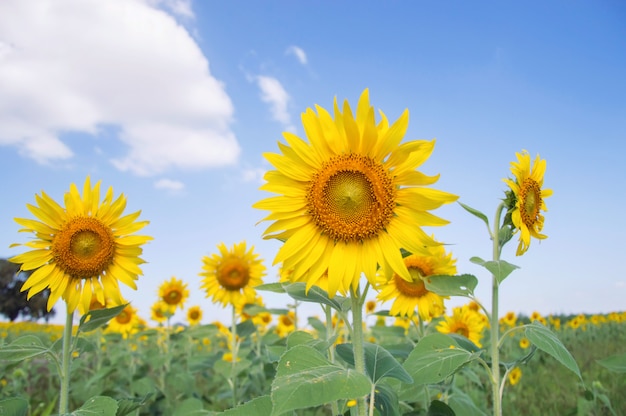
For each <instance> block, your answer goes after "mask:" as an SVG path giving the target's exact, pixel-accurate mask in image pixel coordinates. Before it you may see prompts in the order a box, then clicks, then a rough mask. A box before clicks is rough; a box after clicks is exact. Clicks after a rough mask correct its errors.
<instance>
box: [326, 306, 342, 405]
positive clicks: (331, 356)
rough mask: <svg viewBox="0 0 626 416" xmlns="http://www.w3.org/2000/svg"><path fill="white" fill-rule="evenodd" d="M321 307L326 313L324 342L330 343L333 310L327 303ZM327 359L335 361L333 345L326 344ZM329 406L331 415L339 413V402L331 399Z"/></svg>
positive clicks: (332, 333)
mask: <svg viewBox="0 0 626 416" xmlns="http://www.w3.org/2000/svg"><path fill="white" fill-rule="evenodd" d="M322 309H324V314H325V315H326V342H327V343H328V344H330V340H331V338H332V337H333V335H334V330H333V312H332V308H331V307H330V306H328V305H322ZM328 360H329V361H330V362H331V363H334V362H335V346H334V345H328ZM330 407H331V410H332V413H333V415H338V414H339V404H338V403H337V401H336V400H333V401H332V402H331V403H330Z"/></svg>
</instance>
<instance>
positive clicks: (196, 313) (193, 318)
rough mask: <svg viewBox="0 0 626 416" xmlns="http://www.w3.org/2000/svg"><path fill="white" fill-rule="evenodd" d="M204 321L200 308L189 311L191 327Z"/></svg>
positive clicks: (188, 316)
mask: <svg viewBox="0 0 626 416" xmlns="http://www.w3.org/2000/svg"><path fill="white" fill-rule="evenodd" d="M200 321H202V309H200V306H192V307H191V308H189V309H188V310H187V322H189V325H192V326H193V325H198V324H199V323H200Z"/></svg>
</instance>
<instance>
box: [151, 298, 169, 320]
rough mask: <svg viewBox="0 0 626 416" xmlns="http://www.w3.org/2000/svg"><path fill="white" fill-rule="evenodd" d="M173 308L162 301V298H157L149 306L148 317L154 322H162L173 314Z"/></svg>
mask: <svg viewBox="0 0 626 416" xmlns="http://www.w3.org/2000/svg"><path fill="white" fill-rule="evenodd" d="M174 310H175V309H174V308H172V307H171V306H170V305H168V304H167V303H165V302H163V300H158V301H156V302H154V303H153V304H152V306H151V307H150V317H151V318H152V320H153V321H155V322H159V323H163V322H165V321H167V318H168V317H169V316H172V315H173V314H174Z"/></svg>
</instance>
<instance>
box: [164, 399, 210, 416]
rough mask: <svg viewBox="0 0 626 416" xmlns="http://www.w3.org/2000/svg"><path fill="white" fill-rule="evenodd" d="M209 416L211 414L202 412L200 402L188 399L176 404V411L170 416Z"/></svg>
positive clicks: (202, 408)
mask: <svg viewBox="0 0 626 416" xmlns="http://www.w3.org/2000/svg"><path fill="white" fill-rule="evenodd" d="M209 414H211V412H209V411H208V410H204V407H203V405H202V400H200V399H196V398H195V397H189V398H188V399H185V400H183V401H182V402H180V403H176V410H175V411H174V414H173V415H172V416H199V415H209Z"/></svg>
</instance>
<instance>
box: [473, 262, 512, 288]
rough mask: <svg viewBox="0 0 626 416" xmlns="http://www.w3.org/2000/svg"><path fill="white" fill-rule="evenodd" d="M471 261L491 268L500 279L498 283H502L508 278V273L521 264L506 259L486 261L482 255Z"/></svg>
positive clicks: (488, 268) (497, 278)
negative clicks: (517, 264)
mask: <svg viewBox="0 0 626 416" xmlns="http://www.w3.org/2000/svg"><path fill="white" fill-rule="evenodd" d="M470 261H471V262H472V263H474V264H478V265H479V266H483V267H484V268H485V269H487V270H489V271H490V272H491V274H493V275H494V276H495V278H496V280H497V281H498V284H500V283H502V282H503V281H504V279H506V278H507V276H508V275H510V274H511V272H513V270H515V269H519V266H516V265H514V264H511V263H509V262H506V261H504V260H488V261H485V260H483V259H481V258H480V257H472V258H470Z"/></svg>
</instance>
